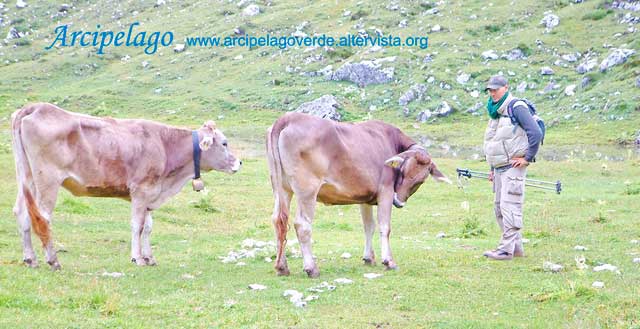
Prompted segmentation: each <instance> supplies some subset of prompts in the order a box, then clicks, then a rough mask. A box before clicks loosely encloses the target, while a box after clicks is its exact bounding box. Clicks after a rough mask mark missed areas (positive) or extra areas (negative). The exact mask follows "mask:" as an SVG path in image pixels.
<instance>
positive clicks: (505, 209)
mask: <svg viewBox="0 0 640 329" xmlns="http://www.w3.org/2000/svg"><path fill="white" fill-rule="evenodd" d="M526 176H527V167H520V168H509V169H507V170H506V171H503V172H500V171H499V170H494V177H493V192H494V193H495V198H494V211H495V213H496V221H497V222H498V226H500V229H501V230H502V238H501V240H500V245H498V250H499V251H503V252H507V253H509V254H511V255H513V251H514V249H515V248H516V245H517V246H518V247H519V248H520V249H521V248H522V233H521V232H520V230H521V229H522V207H523V205H524V180H525V177H526Z"/></svg>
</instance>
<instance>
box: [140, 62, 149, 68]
mask: <svg viewBox="0 0 640 329" xmlns="http://www.w3.org/2000/svg"><path fill="white" fill-rule="evenodd" d="M141 64H142V68H143V69H145V68H147V67H149V62H147V61H142V63H141Z"/></svg>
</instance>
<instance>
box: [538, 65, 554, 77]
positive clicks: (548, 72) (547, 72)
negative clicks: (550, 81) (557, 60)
mask: <svg viewBox="0 0 640 329" xmlns="http://www.w3.org/2000/svg"><path fill="white" fill-rule="evenodd" d="M540 74H542V75H553V69H552V68H550V67H548V66H545V67H543V68H541V69H540Z"/></svg>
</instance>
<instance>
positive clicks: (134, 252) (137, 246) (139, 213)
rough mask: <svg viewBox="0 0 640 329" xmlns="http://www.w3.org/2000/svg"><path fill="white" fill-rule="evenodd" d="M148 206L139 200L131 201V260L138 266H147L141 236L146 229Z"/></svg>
mask: <svg viewBox="0 0 640 329" xmlns="http://www.w3.org/2000/svg"><path fill="white" fill-rule="evenodd" d="M146 215H147V208H146V207H145V206H141V205H140V204H138V203H137V202H135V201H133V202H132V203H131V262H133V263H135V264H136V265H138V266H145V265H147V263H146V262H145V261H144V259H143V258H142V252H141V251H142V246H141V243H140V237H141V235H142V230H143V229H144V222H145V217H146Z"/></svg>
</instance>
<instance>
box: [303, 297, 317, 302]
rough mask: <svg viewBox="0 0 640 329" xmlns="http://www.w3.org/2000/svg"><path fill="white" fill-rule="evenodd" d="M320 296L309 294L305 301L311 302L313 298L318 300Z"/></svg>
mask: <svg viewBox="0 0 640 329" xmlns="http://www.w3.org/2000/svg"><path fill="white" fill-rule="evenodd" d="M319 298H320V296H318V295H309V296H307V298H305V299H304V301H305V302H310V301H312V300H317V299H319Z"/></svg>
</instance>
